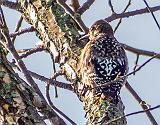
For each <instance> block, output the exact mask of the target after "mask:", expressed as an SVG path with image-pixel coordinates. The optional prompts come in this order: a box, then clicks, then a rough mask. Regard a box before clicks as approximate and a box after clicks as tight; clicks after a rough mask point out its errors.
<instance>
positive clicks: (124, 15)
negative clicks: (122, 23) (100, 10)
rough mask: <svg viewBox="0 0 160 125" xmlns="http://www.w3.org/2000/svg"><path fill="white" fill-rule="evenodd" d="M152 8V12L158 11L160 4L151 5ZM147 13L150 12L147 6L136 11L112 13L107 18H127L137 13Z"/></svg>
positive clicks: (109, 19)
mask: <svg viewBox="0 0 160 125" xmlns="http://www.w3.org/2000/svg"><path fill="white" fill-rule="evenodd" d="M150 10H151V11H152V12H155V11H158V10H160V6H155V7H150ZM145 13H149V11H148V9H147V8H144V9H139V10H135V11H130V12H125V13H120V14H112V15H111V16H109V17H107V18H106V19H105V20H106V21H108V22H111V21H113V20H116V19H120V18H126V17H130V16H136V15H140V14H145Z"/></svg>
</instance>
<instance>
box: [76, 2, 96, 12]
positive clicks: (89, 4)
mask: <svg viewBox="0 0 160 125" xmlns="http://www.w3.org/2000/svg"><path fill="white" fill-rule="evenodd" d="M94 1H95V0H87V1H86V2H85V3H84V4H83V5H82V6H81V7H80V8H78V10H77V11H76V13H78V14H80V15H82V14H83V13H84V12H85V11H86V10H88V9H89V7H90V6H91V5H92V4H93V3H94Z"/></svg>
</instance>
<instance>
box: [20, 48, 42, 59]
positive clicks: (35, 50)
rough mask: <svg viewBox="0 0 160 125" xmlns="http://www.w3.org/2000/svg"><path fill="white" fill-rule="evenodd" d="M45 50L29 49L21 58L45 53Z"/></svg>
mask: <svg viewBox="0 0 160 125" xmlns="http://www.w3.org/2000/svg"><path fill="white" fill-rule="evenodd" d="M44 50H45V49H44V48H40V47H37V48H32V49H28V50H27V51H26V52H25V53H23V54H22V55H21V56H20V58H21V59H22V58H26V57H28V56H29V55H32V54H34V53H36V52H42V51H44Z"/></svg>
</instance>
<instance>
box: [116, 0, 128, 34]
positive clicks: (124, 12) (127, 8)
mask: <svg viewBox="0 0 160 125" xmlns="http://www.w3.org/2000/svg"><path fill="white" fill-rule="evenodd" d="M130 5H131V0H129V1H128V4H127V6H126V7H125V9H124V10H123V13H125V12H126V10H127V9H128V7H129V6H130ZM121 22H122V18H121V19H120V20H119V22H118V24H117V26H116V27H115V29H114V33H115V32H116V31H117V29H118V27H119V26H120V24H121Z"/></svg>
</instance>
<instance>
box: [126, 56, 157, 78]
mask: <svg viewBox="0 0 160 125" xmlns="http://www.w3.org/2000/svg"><path fill="white" fill-rule="evenodd" d="M158 55H159V54H158ZM156 56H157V55H154V56H153V57H151V58H150V59H148V60H147V61H146V62H144V63H143V64H142V65H141V66H139V67H138V68H137V69H135V70H134V71H133V72H130V73H128V74H127V75H126V76H130V75H132V74H134V73H136V72H137V71H139V70H140V69H141V68H142V67H144V66H145V65H146V64H147V63H149V62H150V61H151V60H153V59H154V58H156Z"/></svg>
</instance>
